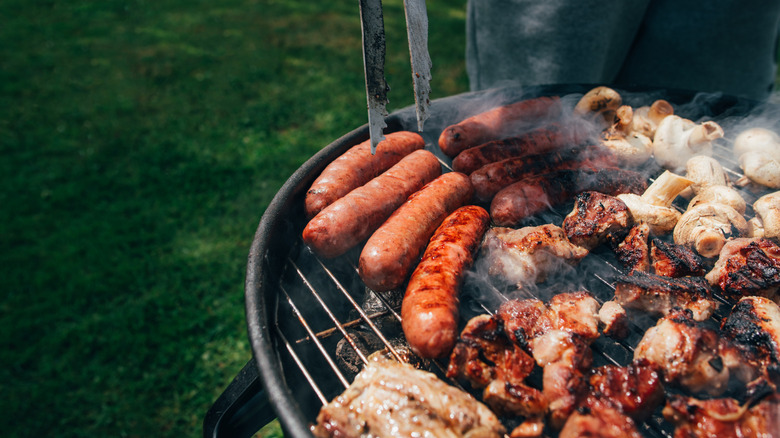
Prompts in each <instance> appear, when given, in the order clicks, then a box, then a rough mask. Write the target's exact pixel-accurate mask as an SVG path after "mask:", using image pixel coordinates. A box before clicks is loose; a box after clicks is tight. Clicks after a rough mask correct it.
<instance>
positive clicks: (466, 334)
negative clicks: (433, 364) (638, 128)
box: [447, 315, 547, 417]
mask: <svg viewBox="0 0 780 438" xmlns="http://www.w3.org/2000/svg"><path fill="white" fill-rule="evenodd" d="M533 368H534V361H533V359H532V358H531V356H529V355H528V353H526V352H525V351H524V350H523V349H522V348H520V346H519V345H517V344H515V343H513V342H511V341H510V340H509V338H508V337H507V336H506V335H505V333H504V330H503V325H502V324H501V321H500V320H499V319H497V318H494V317H491V316H489V315H479V316H476V317H474V318H472V319H471V320H469V322H468V323H467V324H466V327H464V329H463V332H461V335H460V339H458V341H457V342H456V344H455V348H454V349H453V350H452V354H451V355H450V363H449V366H448V368H447V377H450V378H457V379H464V380H467V381H468V382H469V383H470V384H471V386H472V387H474V388H485V390H484V392H483V396H482V397H483V400H484V402H485V403H487V405H488V406H490V407H491V408H492V409H493V410H494V411H495V412H499V413H501V414H504V415H523V416H526V417H539V416H543V415H544V413H545V412H546V410H547V400H546V399H545V397H544V396H543V395H542V393H541V392H540V391H539V390H537V389H534V388H531V387H530V386H528V385H526V384H525V382H524V381H525V378H526V377H528V375H529V374H531V371H532V370H533Z"/></svg>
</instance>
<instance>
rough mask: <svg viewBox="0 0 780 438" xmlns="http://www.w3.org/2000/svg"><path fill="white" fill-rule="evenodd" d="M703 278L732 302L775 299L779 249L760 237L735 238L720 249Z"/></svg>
mask: <svg viewBox="0 0 780 438" xmlns="http://www.w3.org/2000/svg"><path fill="white" fill-rule="evenodd" d="M706 279H707V281H709V283H710V284H711V285H713V286H717V287H719V288H720V289H721V290H722V291H723V293H724V294H725V295H726V296H728V297H730V298H732V299H738V298H740V297H743V296H751V295H756V296H763V297H767V298H770V299H776V298H775V297H776V295H777V290H778V288H780V246H778V245H777V244H776V243H774V242H772V241H771V240H769V239H763V238H759V239H755V238H740V239H734V240H732V241H730V242H728V243H726V245H724V246H723V249H722V250H721V252H720V256H719V258H718V261H717V262H716V263H715V266H714V267H713V268H712V270H711V271H710V272H708V273H707V275H706Z"/></svg>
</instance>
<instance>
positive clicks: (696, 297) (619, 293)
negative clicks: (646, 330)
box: [615, 271, 718, 321]
mask: <svg viewBox="0 0 780 438" xmlns="http://www.w3.org/2000/svg"><path fill="white" fill-rule="evenodd" d="M615 301H616V302H617V303H618V304H620V305H622V306H623V307H626V308H629V309H638V310H642V311H646V312H650V313H653V314H661V315H666V314H668V313H669V312H670V311H671V310H672V309H673V308H675V307H681V308H684V309H688V310H690V311H691V312H692V315H693V319H695V320H696V321H704V320H705V319H707V318H709V317H710V316H711V315H712V312H714V311H715V310H716V309H717V308H718V302H717V301H715V300H714V299H713V298H712V291H711V290H710V286H709V285H708V284H707V281H706V280H705V279H704V277H684V278H670V277H662V276H660V275H655V274H648V273H646V272H641V271H634V272H633V273H631V275H620V276H618V277H617V278H616V280H615Z"/></svg>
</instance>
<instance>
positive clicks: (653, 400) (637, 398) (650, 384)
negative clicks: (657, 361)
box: [582, 359, 664, 420]
mask: <svg viewBox="0 0 780 438" xmlns="http://www.w3.org/2000/svg"><path fill="white" fill-rule="evenodd" d="M588 384H589V385H590V390H589V391H588V394H587V396H586V397H585V399H584V400H583V402H582V405H583V406H588V407H593V406H596V405H597V404H604V405H607V406H609V407H612V408H615V409H617V410H618V411H620V412H622V413H624V414H626V415H628V416H630V417H631V418H633V419H635V420H643V419H645V418H647V417H649V416H650V414H652V412H653V410H654V409H655V408H656V407H657V406H658V405H660V404H661V402H662V401H663V399H664V388H663V381H662V379H661V375H660V374H659V373H658V372H657V371H656V370H655V369H654V368H653V367H652V366H651V364H650V362H649V361H648V360H647V359H639V360H635V361H633V362H631V363H630V364H628V366H623V367H621V366H615V365H604V366H600V367H598V368H594V369H593V370H592V371H591V373H590V378H589V380H588Z"/></svg>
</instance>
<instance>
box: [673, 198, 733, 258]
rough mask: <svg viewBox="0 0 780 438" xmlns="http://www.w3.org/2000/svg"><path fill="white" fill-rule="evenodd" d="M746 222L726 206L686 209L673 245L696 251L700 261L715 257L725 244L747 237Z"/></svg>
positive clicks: (708, 204) (704, 205)
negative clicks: (703, 258)
mask: <svg viewBox="0 0 780 438" xmlns="http://www.w3.org/2000/svg"><path fill="white" fill-rule="evenodd" d="M747 231H748V226H747V222H746V221H745V218H744V217H742V215H741V214H739V212H738V211H737V210H734V209H733V208H732V207H729V206H728V205H725V204H718V203H706V204H699V205H697V206H695V207H693V208H689V209H688V210H687V211H686V212H685V213H683V215H682V216H681V217H680V220H679V222H677V225H676V226H675V227H674V233H673V236H674V243H676V244H678V245H685V246H687V247H689V248H691V249H693V250H695V251H696V252H697V253H699V255H701V256H702V257H708V258H709V257H715V256H717V255H718V254H719V253H720V250H721V248H723V245H724V244H725V243H726V240H727V239H729V238H731V237H739V236H744V235H746V233H747Z"/></svg>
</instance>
